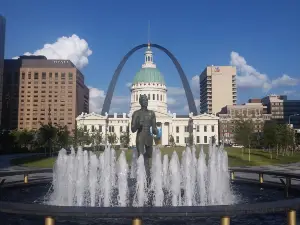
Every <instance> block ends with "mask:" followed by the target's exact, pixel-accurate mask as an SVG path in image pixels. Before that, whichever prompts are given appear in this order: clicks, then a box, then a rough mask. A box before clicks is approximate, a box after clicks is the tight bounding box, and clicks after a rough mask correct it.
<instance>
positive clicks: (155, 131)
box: [151, 112, 158, 135]
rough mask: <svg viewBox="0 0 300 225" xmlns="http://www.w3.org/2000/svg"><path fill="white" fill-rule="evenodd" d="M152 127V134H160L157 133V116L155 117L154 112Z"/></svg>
mask: <svg viewBox="0 0 300 225" xmlns="http://www.w3.org/2000/svg"><path fill="white" fill-rule="evenodd" d="M151 120H152V121H151V126H152V133H153V134H154V135H157V134H158V131H157V127H156V116H155V113H154V112H153V113H152V117H151Z"/></svg>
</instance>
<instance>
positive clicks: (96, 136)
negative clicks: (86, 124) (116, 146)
mask: <svg viewBox="0 0 300 225" xmlns="http://www.w3.org/2000/svg"><path fill="white" fill-rule="evenodd" d="M91 139H92V145H93V148H94V149H95V148H98V147H99V146H100V145H101V144H102V142H103V134H102V132H100V131H99V130H95V131H94V132H93V133H92V134H91Z"/></svg>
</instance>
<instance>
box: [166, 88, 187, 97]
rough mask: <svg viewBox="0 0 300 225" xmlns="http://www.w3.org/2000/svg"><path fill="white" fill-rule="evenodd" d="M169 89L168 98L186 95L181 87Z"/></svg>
mask: <svg viewBox="0 0 300 225" xmlns="http://www.w3.org/2000/svg"><path fill="white" fill-rule="evenodd" d="M167 88H168V92H167V93H168V96H181V95H185V92H184V89H183V88H181V87H167Z"/></svg>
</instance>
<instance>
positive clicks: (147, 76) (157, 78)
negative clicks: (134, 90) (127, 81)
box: [133, 68, 165, 84]
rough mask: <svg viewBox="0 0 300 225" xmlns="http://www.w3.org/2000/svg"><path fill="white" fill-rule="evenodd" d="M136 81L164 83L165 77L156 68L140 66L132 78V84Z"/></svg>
mask: <svg viewBox="0 0 300 225" xmlns="http://www.w3.org/2000/svg"><path fill="white" fill-rule="evenodd" d="M137 83H160V84H165V79H164V77H163V75H162V74H161V72H160V71H159V70H158V69H157V68H142V69H141V70H140V71H139V72H137V73H136V75H135V77H134V79H133V84H137Z"/></svg>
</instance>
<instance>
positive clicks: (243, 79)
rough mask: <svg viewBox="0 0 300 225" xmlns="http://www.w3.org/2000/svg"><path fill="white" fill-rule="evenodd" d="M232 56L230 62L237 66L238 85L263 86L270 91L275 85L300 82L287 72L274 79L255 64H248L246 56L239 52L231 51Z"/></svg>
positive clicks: (290, 84) (248, 86)
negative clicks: (257, 68)
mask: <svg viewBox="0 0 300 225" xmlns="http://www.w3.org/2000/svg"><path fill="white" fill-rule="evenodd" d="M230 58H231V59H230V64H231V65H232V66H236V68H237V73H238V76H237V85H238V86H239V87H241V88H243V87H245V88H262V89H263V90H264V91H269V90H270V89H271V88H273V87H279V86H294V85H296V84H297V83H299V80H297V79H294V78H291V77H290V76H288V75H286V74H283V75H282V76H281V77H279V78H276V79H274V80H272V79H270V78H269V77H268V76H267V74H264V73H261V72H259V71H258V70H256V69H255V68H254V67H253V66H250V65H248V64H247V61H246V60H245V58H244V57H243V56H241V55H239V53H237V52H231V54H230Z"/></svg>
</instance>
